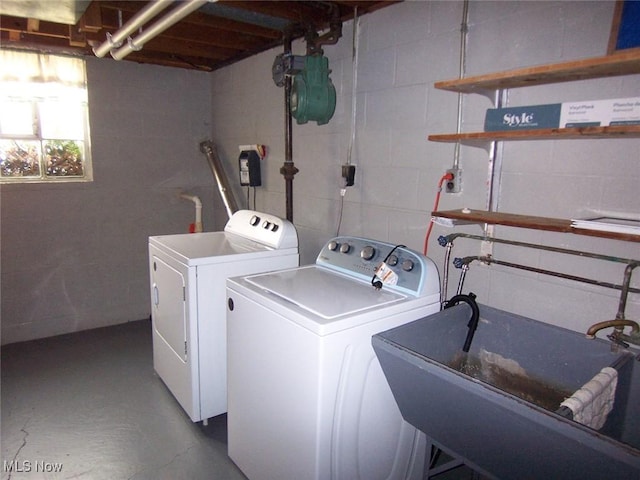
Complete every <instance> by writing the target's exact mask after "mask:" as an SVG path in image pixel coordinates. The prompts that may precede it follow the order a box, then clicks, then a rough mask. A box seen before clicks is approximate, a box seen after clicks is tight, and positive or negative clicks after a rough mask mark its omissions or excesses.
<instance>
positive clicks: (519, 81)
mask: <svg viewBox="0 0 640 480" xmlns="http://www.w3.org/2000/svg"><path fill="white" fill-rule="evenodd" d="M634 73H640V49H638V48H636V49H632V50H627V51H622V52H619V53H615V54H613V55H606V56H604V57H595V58H588V59H584V60H576V61H571V62H563V63H554V64H550V65H540V66H537V67H527V68H519V69H516V70H508V71H505V72H498V73H489V74H486V75H477V76H473V77H467V78H460V79H455V80H445V81H442V82H436V83H435V87H436V88H439V89H441V90H450V91H452V92H461V93H484V92H486V91H487V90H498V89H503V88H517V87H530V86H533V85H544V84H548V83H559V82H572V81H576V80H588V79H592V78H600V77H614V76H618V75H629V74H634Z"/></svg>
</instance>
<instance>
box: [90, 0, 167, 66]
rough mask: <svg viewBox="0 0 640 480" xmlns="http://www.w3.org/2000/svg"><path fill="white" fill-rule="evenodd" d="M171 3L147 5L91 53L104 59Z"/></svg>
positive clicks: (157, 2) (162, 0)
mask: <svg viewBox="0 0 640 480" xmlns="http://www.w3.org/2000/svg"><path fill="white" fill-rule="evenodd" d="M172 3H173V0H156V1H155V2H152V3H150V4H148V5H147V6H146V7H144V8H143V9H142V10H140V11H139V12H138V13H136V14H135V15H134V16H133V17H131V18H130V19H129V21H128V22H127V23H125V24H124V25H122V26H121V27H120V29H119V30H118V31H117V32H115V33H114V34H113V35H110V34H109V33H107V40H106V41H105V42H103V43H102V45H100V46H99V47H97V48H94V49H93V53H94V54H95V55H96V57H104V56H105V55H106V54H107V53H109V52H110V51H111V50H112V49H114V48H119V47H120V45H122V41H123V40H124V39H125V38H127V37H128V36H129V34H131V33H132V32H134V31H135V29H136V28H138V27H140V26H142V25H144V24H145V23H146V22H148V21H149V20H151V19H152V18H153V17H155V16H156V15H157V14H158V13H160V12H161V11H162V10H164V9H165V8H167V7H168V6H169V5H171V4H172Z"/></svg>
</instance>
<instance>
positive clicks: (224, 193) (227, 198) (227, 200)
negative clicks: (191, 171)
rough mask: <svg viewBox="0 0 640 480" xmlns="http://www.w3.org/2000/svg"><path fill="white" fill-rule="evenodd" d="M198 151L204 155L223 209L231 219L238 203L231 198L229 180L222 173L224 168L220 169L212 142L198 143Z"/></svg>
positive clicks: (220, 163) (218, 159)
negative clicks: (214, 180) (216, 186)
mask: <svg viewBox="0 0 640 480" xmlns="http://www.w3.org/2000/svg"><path fill="white" fill-rule="evenodd" d="M200 151H201V152H202V153H204V154H205V156H206V157H207V160H208V161H209V167H211V172H212V173H213V176H214V177H215V179H216V184H217V185H218V191H219V192H220V196H221V197H222V202H223V203H224V207H225V209H226V210H227V216H228V217H229V218H231V216H232V215H233V214H234V213H235V212H237V211H238V202H236V199H235V197H234V196H233V190H231V186H230V185H229V179H228V178H227V175H226V174H225V173H224V168H222V162H221V161H220V158H219V157H218V151H217V150H216V146H215V145H214V143H213V142H212V141H210V140H207V141H204V142H202V143H200Z"/></svg>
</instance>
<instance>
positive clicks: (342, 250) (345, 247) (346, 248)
mask: <svg viewBox="0 0 640 480" xmlns="http://www.w3.org/2000/svg"><path fill="white" fill-rule="evenodd" d="M349 250H351V245H349V244H348V243H343V244H342V245H340V253H349Z"/></svg>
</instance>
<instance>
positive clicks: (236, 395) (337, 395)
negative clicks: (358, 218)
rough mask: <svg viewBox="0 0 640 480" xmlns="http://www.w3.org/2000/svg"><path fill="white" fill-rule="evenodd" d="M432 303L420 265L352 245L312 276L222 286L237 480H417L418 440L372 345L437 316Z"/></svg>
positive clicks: (422, 260) (273, 276)
mask: <svg viewBox="0 0 640 480" xmlns="http://www.w3.org/2000/svg"><path fill="white" fill-rule="evenodd" d="M379 265H383V269H382V270H380V271H379V273H378V275H376V276H375V277H374V269H376V267H378V266H379ZM376 282H380V283H379V284H377V285H378V286H381V288H375V287H374V286H373V285H374V284H376ZM439 292H440V282H439V276H438V271H437V269H436V266H435V265H434V263H433V262H432V261H431V260H430V259H428V258H426V257H424V256H423V255H421V254H419V253H417V252H414V251H412V250H409V249H407V248H404V247H401V246H394V245H390V244H388V243H384V242H378V241H374V240H368V239H362V238H355V237H338V238H335V239H333V240H331V241H330V242H328V243H327V244H326V245H325V246H324V248H323V249H322V251H321V252H320V254H319V255H318V258H317V259H316V263H315V264H314V265H308V266H304V267H299V268H293V269H287V270H281V271H279V272H271V273H266V274H259V275H249V276H243V277H236V278H230V279H229V280H228V281H227V296H228V300H227V303H228V311H227V346H228V350H227V354H228V357H227V360H228V364H227V366H228V384H227V387H228V413H227V428H228V448H229V456H230V457H231V459H232V460H233V461H234V462H235V463H236V464H237V465H238V467H240V469H241V470H242V472H243V473H244V474H245V475H246V476H247V477H248V478H249V479H251V480H263V479H265V480H266V479H273V480H282V479H296V480H308V479H334V480H337V479H343V480H355V479H362V480H377V479H421V478H422V472H423V467H424V455H425V438H424V436H423V434H422V433H421V432H419V431H418V430H416V429H415V428H413V427H412V426H410V425H409V424H408V423H406V422H405V421H404V420H403V419H402V416H401V414H400V411H399V410H398V407H397V405H396V402H395V400H394V398H393V395H392V393H391V390H390V389H389V386H388V384H387V382H386V379H385V377H384V374H383V373H382V369H381V367H380V364H379V363H378V360H377V358H376V355H375V353H374V351H373V348H372V346H371V336H372V335H374V334H375V333H378V332H381V331H384V330H387V329H389V328H392V327H395V326H398V325H401V324H404V323H407V322H411V321H413V320H417V319H419V318H422V317H424V316H425V315H428V314H431V313H435V312H437V311H439V310H440V300H439V298H440V294H439Z"/></svg>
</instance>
